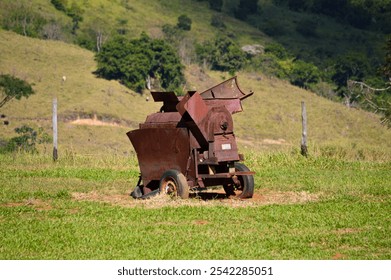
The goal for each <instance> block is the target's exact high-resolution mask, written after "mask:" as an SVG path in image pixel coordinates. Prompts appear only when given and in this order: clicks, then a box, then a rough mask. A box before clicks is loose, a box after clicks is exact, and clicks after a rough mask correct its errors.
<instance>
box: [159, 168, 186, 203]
mask: <svg viewBox="0 0 391 280" xmlns="http://www.w3.org/2000/svg"><path fill="white" fill-rule="evenodd" d="M167 184H169V187H170V188H171V191H172V193H167V190H166V189H167V187H168V186H167ZM172 189H174V190H172ZM159 190H160V192H161V193H166V194H170V195H172V196H175V197H180V198H183V199H187V198H189V185H188V184H187V180H186V177H185V175H183V174H182V173H181V172H179V171H178V170H175V169H170V170H167V171H166V172H164V173H163V175H162V177H161V179H160V182H159Z"/></svg>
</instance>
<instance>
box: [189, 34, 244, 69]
mask: <svg viewBox="0 0 391 280" xmlns="http://www.w3.org/2000/svg"><path fill="white" fill-rule="evenodd" d="M196 52H197V56H198V60H199V61H200V62H201V63H203V62H205V61H206V62H209V63H210V65H211V67H212V69H213V70H218V71H228V72H230V73H235V71H238V70H240V69H241V68H242V67H243V66H244V63H245V59H246V56H245V53H244V52H243V51H242V50H241V49H240V47H239V46H238V45H237V44H236V43H235V42H234V41H233V40H231V39H230V38H228V37H227V36H218V37H216V39H215V40H214V41H209V42H205V43H204V44H203V45H198V46H197V48H196Z"/></svg>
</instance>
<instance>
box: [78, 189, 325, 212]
mask: <svg viewBox="0 0 391 280" xmlns="http://www.w3.org/2000/svg"><path fill="white" fill-rule="evenodd" d="M320 196H321V195H320V194H312V193H308V192H305V191H302V192H293V191H286V192H283V191H272V190H263V191H262V193H261V192H259V191H258V192H255V193H254V196H253V198H252V199H235V198H226V197H225V194H224V191H223V190H208V191H206V192H202V193H198V194H195V193H192V194H191V196H190V199H175V198H171V197H169V196H166V195H157V196H155V197H152V198H150V199H146V200H140V199H138V200H136V199H133V198H131V197H130V196H129V195H128V194H115V193H99V192H97V191H92V192H88V193H81V192H74V193H72V197H73V199H74V200H77V201H94V202H103V203H108V204H111V205H116V206H121V207H130V208H132V207H143V208H148V209H151V208H153V209H156V208H162V207H180V206H228V207H233V208H237V207H256V206H261V205H271V204H298V203H307V202H314V201H318V200H319V199H320Z"/></svg>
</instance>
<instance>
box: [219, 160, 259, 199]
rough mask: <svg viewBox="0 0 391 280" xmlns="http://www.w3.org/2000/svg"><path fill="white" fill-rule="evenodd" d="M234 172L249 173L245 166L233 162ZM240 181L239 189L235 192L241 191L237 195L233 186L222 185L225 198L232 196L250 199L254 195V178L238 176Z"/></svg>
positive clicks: (251, 176)
mask: <svg viewBox="0 0 391 280" xmlns="http://www.w3.org/2000/svg"><path fill="white" fill-rule="evenodd" d="M235 170H236V171H250V169H248V167H247V166H246V165H244V164H243V163H240V162H235ZM238 179H239V181H240V184H241V186H240V188H237V189H236V190H238V191H241V193H239V192H238V194H237V193H236V192H235V188H234V186H233V185H224V190H225V193H226V194H227V196H231V195H234V196H236V197H238V198H252V197H253V195H254V176H253V175H243V176H238Z"/></svg>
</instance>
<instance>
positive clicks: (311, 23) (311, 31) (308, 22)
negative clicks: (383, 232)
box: [296, 19, 318, 37]
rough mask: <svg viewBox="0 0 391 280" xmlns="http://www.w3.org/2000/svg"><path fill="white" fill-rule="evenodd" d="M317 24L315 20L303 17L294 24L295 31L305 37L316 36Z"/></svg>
mask: <svg viewBox="0 0 391 280" xmlns="http://www.w3.org/2000/svg"><path fill="white" fill-rule="evenodd" d="M317 28H318V24H317V22H316V21H315V20H312V19H305V20H302V21H300V22H299V23H298V24H297V26H296V31H297V32H299V33H300V34H301V35H303V36H305V37H317V36H318V34H317V31H316V29H317Z"/></svg>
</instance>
